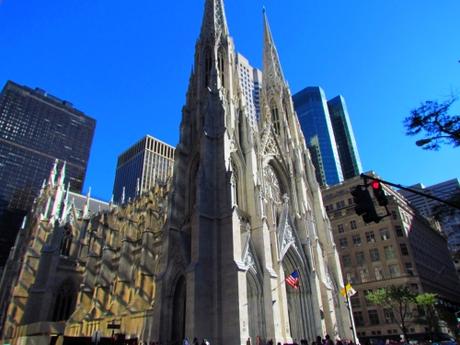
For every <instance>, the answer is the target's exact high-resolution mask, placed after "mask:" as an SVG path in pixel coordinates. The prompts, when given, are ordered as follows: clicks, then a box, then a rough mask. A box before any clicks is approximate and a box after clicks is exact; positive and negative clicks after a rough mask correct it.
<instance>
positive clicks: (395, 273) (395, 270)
mask: <svg viewBox="0 0 460 345" xmlns="http://www.w3.org/2000/svg"><path fill="white" fill-rule="evenodd" d="M388 271H389V272H390V277H392V278H396V277H399V276H400V275H401V271H400V270H399V265H388Z"/></svg>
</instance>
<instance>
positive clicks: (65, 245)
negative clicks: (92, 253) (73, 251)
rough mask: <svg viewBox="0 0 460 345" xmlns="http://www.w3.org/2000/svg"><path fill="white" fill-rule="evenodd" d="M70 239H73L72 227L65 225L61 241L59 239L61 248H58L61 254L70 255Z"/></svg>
mask: <svg viewBox="0 0 460 345" xmlns="http://www.w3.org/2000/svg"><path fill="white" fill-rule="evenodd" d="M72 241H73V235H72V229H71V228H70V226H65V227H64V236H63V237H62V241H61V249H60V253H61V255H64V256H69V255H70V248H71V247H72Z"/></svg>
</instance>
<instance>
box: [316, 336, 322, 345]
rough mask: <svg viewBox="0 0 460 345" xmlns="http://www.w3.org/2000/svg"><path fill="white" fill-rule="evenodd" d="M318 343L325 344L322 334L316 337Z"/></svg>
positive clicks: (317, 344) (319, 344)
mask: <svg viewBox="0 0 460 345" xmlns="http://www.w3.org/2000/svg"><path fill="white" fill-rule="evenodd" d="M316 345H323V339H322V338H321V336H320V335H318V336H317V337H316Z"/></svg>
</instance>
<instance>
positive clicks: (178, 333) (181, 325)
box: [171, 277, 186, 345]
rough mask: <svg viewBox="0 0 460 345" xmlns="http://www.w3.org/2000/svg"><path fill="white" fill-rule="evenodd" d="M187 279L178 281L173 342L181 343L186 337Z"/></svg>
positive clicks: (173, 343)
mask: <svg viewBox="0 0 460 345" xmlns="http://www.w3.org/2000/svg"><path fill="white" fill-rule="evenodd" d="M185 292H186V289H185V279H184V277H181V278H179V280H178V281H177V283H176V288H175V290H174V297H173V308H172V327H171V344H172V345H180V344H182V340H183V339H184V338H185V316H186V310H185V306H186V300H185Z"/></svg>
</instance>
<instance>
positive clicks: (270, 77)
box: [263, 8, 286, 90]
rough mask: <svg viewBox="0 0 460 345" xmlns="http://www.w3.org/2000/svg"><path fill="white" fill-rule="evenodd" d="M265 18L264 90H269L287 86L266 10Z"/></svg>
mask: <svg viewBox="0 0 460 345" xmlns="http://www.w3.org/2000/svg"><path fill="white" fill-rule="evenodd" d="M263 17H264V56H263V69H264V70H263V74H264V80H263V88H264V89H265V90H268V89H270V88H272V87H274V86H279V85H280V84H281V85H285V84H286V83H285V80H284V75H283V71H282V69H281V64H280V60H279V57H278V52H277V51H276V47H275V43H274V41H273V37H272V33H271V31H270V25H269V24H268V19H267V14H266V12H265V8H264V10H263Z"/></svg>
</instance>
